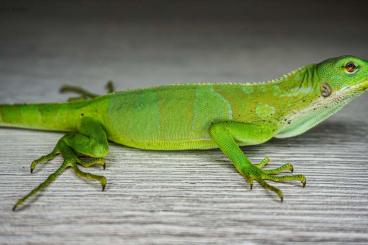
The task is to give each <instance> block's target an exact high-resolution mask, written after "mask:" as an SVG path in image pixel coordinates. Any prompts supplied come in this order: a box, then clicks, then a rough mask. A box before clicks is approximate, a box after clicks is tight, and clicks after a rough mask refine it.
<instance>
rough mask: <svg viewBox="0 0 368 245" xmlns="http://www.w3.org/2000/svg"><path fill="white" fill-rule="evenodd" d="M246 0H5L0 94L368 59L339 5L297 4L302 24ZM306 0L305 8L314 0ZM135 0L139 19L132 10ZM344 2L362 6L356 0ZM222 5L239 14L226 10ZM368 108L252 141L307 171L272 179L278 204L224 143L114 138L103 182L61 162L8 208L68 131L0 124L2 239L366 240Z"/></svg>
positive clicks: (12, 98)
mask: <svg viewBox="0 0 368 245" xmlns="http://www.w3.org/2000/svg"><path fill="white" fill-rule="evenodd" d="M251 3H252V6H253V9H252V10H249V9H248V8H247V7H246V6H248V5H249V3H247V4H248V5H246V4H243V3H241V2H238V4H239V6H240V7H239V6H238V7H236V6H229V7H228V9H230V10H226V9H221V5H214V6H215V7H212V8H215V9H217V10H218V11H219V12H214V14H213V16H212V17H211V15H209V16H210V17H208V18H205V17H203V16H202V15H201V14H202V12H201V11H202V10H201V8H200V11H199V10H197V8H196V6H197V5H196V4H192V5H189V6H192V7H185V6H181V5H180V6H179V7H180V8H184V10H183V11H185V10H187V11H188V13H189V12H190V11H194V13H195V15H196V16H197V14H198V16H199V17H198V18H199V19H196V20H193V19H191V18H188V19H185V18H184V17H183V15H184V16H185V14H182V15H180V14H179V15H178V16H179V17H176V15H175V14H172V12H171V11H174V10H175V9H174V10H173V9H172V8H174V7H173V6H172V5H170V6H169V7H168V9H169V10H168V12H167V13H165V14H163V17H162V19H160V18H158V17H157V18H158V19H155V18H156V17H153V16H152V11H151V7H152V8H154V7H153V6H151V7H145V8H143V7H142V8H141V7H137V6H138V5H137V6H136V7H134V6H133V5H134V4H131V5H128V6H127V8H124V7H122V6H120V5H117V3H114V4H113V3H111V4H106V5H104V4H102V3H101V4H100V5H98V4H97V3H94V4H95V5H93V4H91V5H88V4H86V2H85V7H86V8H85V9H84V8H80V7H78V6H74V5H71V4H67V3H65V4H61V3H59V4H57V5H55V6H51V5H47V4H39V5H35V6H31V5H29V6H28V5H27V6H25V9H23V10H22V9H18V10H14V11H9V9H7V8H6V7H4V8H2V9H0V34H1V38H0V44H1V46H0V54H1V55H0V103H13V102H29V101H33V102H35V101H62V100H65V99H66V96H61V95H59V94H58V92H57V89H58V88H59V87H60V86H61V85H62V84H64V83H69V84H77V85H81V86H86V87H89V88H90V89H92V90H95V91H99V92H101V91H102V87H103V85H104V83H105V81H107V80H109V79H113V80H115V81H116V85H117V87H118V88H120V89H124V88H132V87H142V86H150V85H157V84H166V83H171V82H173V81H174V82H179V81H208V80H215V81H221V80H246V81H252V80H265V79H270V78H272V77H275V76H277V75H279V74H282V73H284V72H287V71H289V70H290V69H293V68H296V67H298V66H299V65H302V64H306V63H310V62H315V61H318V60H321V59H324V58H326V57H330V56H335V55H340V54H343V53H352V54H357V55H362V56H364V55H365V57H366V58H367V54H368V53H367V49H366V48H367V43H368V39H367V35H366V34H364V33H366V32H364V31H362V30H361V28H358V27H359V26H361V25H358V24H354V23H355V22H354V21H355V20H356V19H354V18H353V17H352V14H351V13H350V12H347V10H346V9H345V8H344V11H343V12H341V13H343V15H344V16H346V18H345V20H347V19H348V20H349V21H342V20H341V19H339V18H338V17H339V16H341V15H340V14H336V16H335V15H332V14H331V13H330V12H332V11H319V10H317V7H318V6H320V5H321V6H322V7H321V8H322V9H323V8H326V9H328V7H327V5H326V6H325V5H323V4H322V3H318V6H316V5H313V4H312V7H311V8H313V11H314V13H315V14H314V15H313V17H311V19H308V18H309V15H307V14H306V13H307V12H308V11H306V13H304V12H303V11H300V10H298V11H297V13H298V14H300V15H301V16H302V17H301V18H304V19H307V20H308V21H309V22H308V23H307V22H303V21H301V19H298V18H295V19H293V21H288V20H287V19H285V18H284V19H283V18H281V17H280V19H278V17H275V16H285V11H286V10H283V8H280V7H278V6H274V5H272V6H270V5H269V4H265V6H268V7H271V9H273V10H274V11H275V13H277V15H276V14H272V13H273V12H270V13H269V15H268V16H270V17H269V18H266V17H265V16H264V15H261V14H260V13H263V11H266V10H265V9H266V8H264V7H262V5H259V6H258V5H253V1H252V2H251ZM307 3H308V4H306V3H304V4H302V3H301V6H300V9H308V6H309V4H311V3H310V1H308V2H307ZM165 4H167V2H164V3H163V4H161V5H160V6H162V5H165ZM291 5H292V4H290V6H291ZM132 6H133V7H132ZM211 6H212V5H211ZM342 6H346V4H345V5H344V4H342ZM179 7H178V8H179ZM132 8H133V9H135V11H136V12H137V13H139V14H137V15H139V17H138V19H135V18H134V16H133V17H132V15H129V14H130V13H131V12H129V11H130V10H131V9H132ZM336 8H339V7H336ZM129 9H130V10H129ZM137 9H138V10H139V11H138V10H137ZM238 9H241V10H242V11H241V14H239V13H240V12H237V10H238ZM349 9H351V11H352V13H354V16H359V15H355V14H356V13H359V11H360V10H359V4H351V5H350V6H349ZM361 9H363V8H361ZM156 10H157V9H156ZM176 10H177V9H176ZM212 10H213V9H212ZM220 10H221V11H228V12H229V11H230V12H231V13H233V14H234V15H232V14H231V13H230V12H229V13H230V14H229V16H235V17H234V19H231V18H230V17H229V18H230V19H226V18H225V19H224V18H223V19H221V18H218V13H221V11H220ZM309 10H310V9H309ZM196 11H197V12H196ZM198 11H199V12H198ZM257 11H258V12H257ZM336 11H337V13H340V12H339V11H340V10H339V9H337V10H336ZM174 13H175V12H174ZM196 13H197V14H196ZM216 13H217V14H216ZM257 13H258V15H257ZM283 13H284V15H283ZM329 13H330V14H331V16H328V14H329ZM242 14H243V15H244V16H240V15H242ZM326 14H327V17H326V16H325V15H326ZM147 16H150V17H147ZM180 16H181V17H180ZM201 16H202V17H201ZM236 16H238V17H236ZM239 16H240V17H239ZM349 16H350V19H349ZM365 16H366V15H365ZM65 17H67V18H65ZM243 17H244V18H243ZM145 18H147V19H145ZM165 18H166V19H165ZM183 18H184V19H183ZM357 18H360V17H357ZM361 18H363V17H361ZM364 18H366V17H364ZM365 21H366V19H365ZM359 22H360V23H364V21H363V20H361V19H359ZM334 23H338V24H334ZM275 26H277V30H275ZM316 27H320V28H319V29H318V28H316ZM297 28H300V29H303V28H304V30H306V31H296V30H298V29H297ZM347 44H348V45H347ZM367 107H368V96H367V95H364V96H362V97H361V98H359V99H358V100H356V101H354V102H352V103H351V104H350V105H348V106H347V108H345V109H344V110H343V111H342V112H340V113H339V114H338V115H336V116H335V117H333V118H331V119H329V120H328V121H327V122H325V123H323V124H322V125H320V126H318V127H317V128H315V129H313V130H311V131H309V132H308V133H306V134H304V135H302V136H299V137H295V138H291V139H284V140H272V141H270V142H268V143H267V144H264V145H260V146H254V147H248V148H244V151H245V152H246V153H248V154H249V156H250V157H251V158H252V159H253V160H254V161H259V160H261V159H262V158H263V157H264V156H265V155H267V156H269V157H270V158H271V160H272V164H271V165H270V167H275V166H279V164H281V163H285V162H292V163H293V164H294V166H295V172H296V173H303V174H305V175H306V176H307V177H308V183H307V187H306V188H304V189H303V188H302V187H300V186H298V185H297V184H295V185H294V184H276V185H277V186H279V187H280V188H281V189H282V190H283V191H284V193H285V201H284V203H282V204H281V203H280V202H279V201H278V200H277V198H276V197H275V196H274V195H273V194H269V193H267V192H266V191H265V190H263V189H262V188H260V187H259V186H258V185H255V186H254V189H253V190H252V191H250V190H249V187H248V186H247V185H246V183H245V181H244V180H243V179H242V177H241V176H240V175H239V174H237V173H236V171H235V170H234V169H233V167H232V166H231V164H230V163H229V162H228V161H227V160H226V158H225V157H224V156H223V155H222V154H221V152H219V151H217V150H212V151H189V152H150V151H141V150H136V149H129V148H124V147H120V146H117V145H112V146H111V154H110V155H109V156H108V158H107V163H108V164H107V169H106V170H105V171H104V170H102V169H98V168H95V169H91V170H90V171H92V172H93V173H98V174H104V175H105V176H106V177H107V178H108V185H107V189H106V192H101V191H100V186H99V185H98V184H97V183H91V182H85V181H83V180H81V179H79V178H77V177H75V176H74V175H73V173H72V172H71V171H66V173H65V174H63V175H62V176H61V177H60V178H59V179H58V180H57V181H56V182H55V183H54V184H52V185H51V186H50V187H49V188H48V189H47V190H46V191H45V192H43V193H42V194H41V195H39V196H38V198H37V201H36V202H32V203H31V206H27V207H25V208H24V209H23V210H21V211H19V212H16V213H14V212H11V207H12V205H13V204H14V202H15V201H16V199H18V198H20V197H21V196H22V195H24V194H25V193H26V192H27V191H29V190H31V189H32V188H33V187H34V186H36V185H37V184H39V183H40V182H41V181H42V180H44V179H45V178H46V177H47V176H48V175H49V174H50V173H51V172H52V171H53V170H55V168H56V167H57V166H58V165H59V164H60V160H61V159H60V158H58V159H56V160H55V161H52V162H51V163H49V164H47V165H43V166H40V167H39V168H38V169H37V170H36V171H35V173H34V174H32V175H31V174H30V173H29V164H30V162H31V160H33V159H35V158H38V157H39V156H40V155H42V154H45V153H48V152H49V151H50V150H51V149H52V148H53V146H54V144H55V142H56V141H57V140H58V138H60V137H61V136H62V134H59V133H50V132H35V131H29V130H16V129H4V128H1V129H0V145H1V147H0V244H25V243H27V244H28V243H30V244H50V243H55V244H62V243H66V244H81V243H83V244H93V243H98V244H104V243H105V244H114V243H119V244H203V243H207V244H229V243H233V244H252V243H257V244H258V243H259V244H265V243H266V244H269V243H279V244H285V243H291V244H293V243H295V242H301V241H303V242H311V243H312V242H316V243H319V242H330V243H333V244H337V243H340V244H346V243H352V242H355V243H362V244H367V243H368V232H367V231H368V178H367V174H368V164H367V163H368V148H367V144H368V137H367V134H368V121H367V118H368V110H367Z"/></svg>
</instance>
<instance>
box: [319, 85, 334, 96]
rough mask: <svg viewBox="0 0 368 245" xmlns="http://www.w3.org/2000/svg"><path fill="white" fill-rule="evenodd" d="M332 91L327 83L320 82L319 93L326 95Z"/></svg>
mask: <svg viewBox="0 0 368 245" xmlns="http://www.w3.org/2000/svg"><path fill="white" fill-rule="evenodd" d="M331 93H332V89H331V87H330V85H329V84H328V83H322V84H321V95H322V96H323V97H328V96H330V95H331Z"/></svg>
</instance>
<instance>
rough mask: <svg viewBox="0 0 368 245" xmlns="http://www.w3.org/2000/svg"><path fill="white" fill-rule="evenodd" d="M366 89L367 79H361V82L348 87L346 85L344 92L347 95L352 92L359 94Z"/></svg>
mask: <svg viewBox="0 0 368 245" xmlns="http://www.w3.org/2000/svg"><path fill="white" fill-rule="evenodd" d="M367 89H368V79H366V80H363V81H362V82H360V83H358V84H356V85H353V86H350V87H347V88H346V90H347V91H346V94H348V95H354V94H357V95H358V94H361V93H363V92H364V91H366V90H367Z"/></svg>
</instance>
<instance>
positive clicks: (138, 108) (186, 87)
mask: <svg viewBox="0 0 368 245" xmlns="http://www.w3.org/2000/svg"><path fill="white" fill-rule="evenodd" d="M367 88H368V62H367V61H366V60H363V59H360V58H357V57H353V56H341V57H337V58H332V59H328V60H325V61H323V62H321V63H319V64H312V65H307V66H304V67H301V68H299V69H297V70H295V71H293V72H291V73H289V74H286V75H284V76H283V77H281V78H280V79H277V80H273V81H268V82H263V83H199V84H181V85H169V86H161V87H153V88H147V89H137V90H127V91H122V92H114V93H109V94H107V95H104V96H97V95H95V94H92V93H90V92H87V91H85V90H83V89H81V88H78V87H71V86H65V87H63V88H62V91H63V92H76V93H78V94H80V95H81V97H79V98H77V99H75V98H73V100H72V101H71V102H68V103H49V104H22V105H20V104H18V105H0V126H5V127H6V126H10V127H20V128H31V129H40V130H52V131H65V132H67V133H66V134H65V136H63V137H62V138H61V139H60V140H59V141H58V143H57V144H56V146H55V148H54V150H53V151H52V152H51V153H50V154H48V155H46V156H43V157H41V158H39V159H37V160H35V161H33V162H32V164H31V172H32V171H33V169H34V168H35V167H36V166H37V164H40V163H46V162H47V161H49V160H52V159H53V158H54V157H55V156H57V155H59V154H61V155H62V157H63V158H64V162H63V163H62V165H61V166H60V168H59V169H57V170H56V171H55V172H54V173H53V174H51V175H50V176H49V177H48V178H47V179H46V180H45V181H44V182H43V183H41V184H40V185H39V186H38V187H36V188H35V189H33V190H32V191H31V192H30V193H29V194H27V195H26V196H24V197H23V198H22V199H19V200H18V202H17V203H16V204H15V205H14V207H13V210H15V209H17V208H18V207H19V206H21V205H22V204H23V203H24V202H25V201H26V200H27V199H28V198H29V197H31V196H33V195H34V194H36V193H37V192H38V191H40V190H43V189H44V188H46V187H47V186H48V185H49V184H50V183H51V182H52V181H54V180H55V179H56V178H57V177H58V176H59V175H60V174H62V173H63V171H64V170H65V169H67V168H72V169H73V170H74V172H75V173H76V175H77V176H80V177H82V178H86V179H92V180H97V181H99V182H100V183H101V185H102V189H104V188H105V185H106V178H105V177H103V176H98V175H93V174H90V173H86V172H83V171H81V170H80V169H79V166H83V167H91V166H95V165H101V166H105V163H104V157H105V156H106V155H107V154H108V151H109V150H108V141H112V142H115V143H119V144H122V145H126V146H130V147H135V148H140V149H147V150H189V149H211V148H220V149H221V151H222V152H223V153H224V154H225V155H226V156H227V157H228V158H229V159H230V161H231V162H232V163H233V165H234V166H235V168H236V169H237V170H238V172H239V173H240V174H241V175H242V176H244V178H245V180H246V181H247V182H248V183H249V184H250V185H251V186H252V184H253V181H257V182H258V183H259V184H260V185H262V186H263V187H264V188H266V189H268V190H271V191H273V192H275V193H276V194H277V195H278V196H279V198H280V199H281V201H282V200H283V193H282V191H281V190H279V189H278V188H276V187H274V186H271V185H269V184H268V183H267V182H266V180H270V181H274V182H285V181H300V182H301V183H302V185H303V186H305V184H306V178H305V176H303V175H283V176H278V175H277V174H279V173H281V172H284V171H291V172H292V171H293V166H292V165H291V164H284V165H282V166H281V167H279V168H276V169H271V170H269V169H268V170H265V169H263V167H264V166H266V165H267V163H268V162H269V159H268V158H265V159H264V160H262V161H261V162H260V163H258V164H252V163H251V161H250V160H249V159H248V158H247V156H246V155H245V154H244V152H243V151H242V150H241V149H240V148H239V146H248V145H257V144H262V143H264V142H266V141H268V140H270V139H271V138H273V137H276V138H287V137H292V136H296V135H299V134H302V133H304V132H305V131H307V130H308V129H310V128H312V127H314V126H316V125H317V124H318V123H320V122H322V121H323V120H325V119H327V118H328V117H330V116H331V115H333V114H334V113H335V112H337V111H338V110H339V109H341V108H342V107H343V106H344V105H346V104H347V103H348V102H350V101H351V100H352V99H353V98H355V97H357V96H358V95H360V94H362V93H363V92H364V91H365V90H366V89H367ZM108 89H109V92H112V90H113V87H112V84H111V83H109V84H108ZM81 157H82V158H81ZM85 157H89V158H90V159H89V160H84V159H83V158H85Z"/></svg>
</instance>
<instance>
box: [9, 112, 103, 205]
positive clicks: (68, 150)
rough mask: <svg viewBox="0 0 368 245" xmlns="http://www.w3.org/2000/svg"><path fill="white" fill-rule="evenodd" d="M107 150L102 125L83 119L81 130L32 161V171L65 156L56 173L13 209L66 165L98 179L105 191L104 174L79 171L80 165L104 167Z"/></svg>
mask: <svg viewBox="0 0 368 245" xmlns="http://www.w3.org/2000/svg"><path fill="white" fill-rule="evenodd" d="M108 152H109V150H108V141H107V136H106V132H105V130H104V128H103V126H102V125H101V124H100V123H99V122H97V121H95V120H94V119H92V118H88V117H86V118H83V119H82V120H81V123H80V125H79V127H78V132H75V133H69V134H66V135H65V136H63V137H62V138H61V139H60V140H59V141H58V143H57V144H56V146H55V148H54V150H53V151H52V152H51V153H50V154H47V155H45V156H43V157H41V158H39V159H37V160H35V161H33V162H32V164H31V172H33V170H34V168H35V167H36V166H37V165H38V164H40V163H44V162H47V161H49V160H52V159H53V158H55V157H56V156H57V155H59V154H61V156H62V157H63V158H64V161H63V163H62V164H61V166H60V167H59V168H58V169H57V170H56V171H55V172H54V173H52V174H51V175H49V177H48V178H47V179H46V180H45V181H44V182H42V183H41V184H40V185H38V186H37V187H36V188H34V189H33V190H32V191H30V192H29V193H28V194H27V195H25V196H24V197H23V198H21V199H19V200H18V201H17V203H16V204H15V205H14V207H13V211H14V210H16V209H17V208H18V207H19V206H21V205H22V204H23V203H24V202H25V201H26V200H28V199H29V198H30V197H32V196H34V195H35V194H36V193H37V192H39V191H41V190H43V189H45V188H46V187H47V186H48V185H50V184H51V183H52V182H53V181H55V179H56V178H57V177H58V176H60V175H61V174H62V173H63V172H64V171H65V170H66V169H67V168H72V170H73V171H74V173H75V174H76V175H77V176H78V177H81V178H85V179H89V180H97V181H99V182H100V183H101V185H102V190H104V189H105V185H106V182H107V181H106V178H105V177H104V176H99V175H94V174H91V173H86V172H84V171H82V170H80V169H79V167H78V165H81V166H83V167H91V166H94V165H102V166H104V167H105V161H104V159H103V157H105V156H106V155H107V154H108ZM80 156H87V157H90V158H92V159H90V160H87V161H85V160H82V159H81V158H80Z"/></svg>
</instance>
